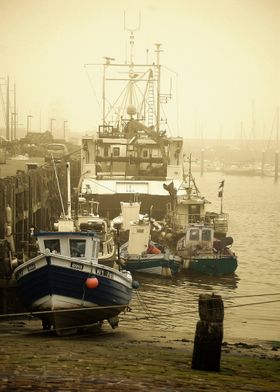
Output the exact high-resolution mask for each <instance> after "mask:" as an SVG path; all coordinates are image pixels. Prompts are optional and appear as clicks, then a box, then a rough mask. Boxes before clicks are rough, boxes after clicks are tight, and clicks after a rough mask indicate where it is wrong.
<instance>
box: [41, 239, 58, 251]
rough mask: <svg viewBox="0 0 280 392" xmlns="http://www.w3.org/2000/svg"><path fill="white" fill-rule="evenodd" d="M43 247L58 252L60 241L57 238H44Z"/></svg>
mask: <svg viewBox="0 0 280 392" xmlns="http://www.w3.org/2000/svg"><path fill="white" fill-rule="evenodd" d="M44 245H45V249H49V250H50V252H54V253H60V241H59V240H58V239H52V240H44Z"/></svg>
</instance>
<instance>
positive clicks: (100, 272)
mask: <svg viewBox="0 0 280 392" xmlns="http://www.w3.org/2000/svg"><path fill="white" fill-rule="evenodd" d="M95 273H96V275H101V276H106V278H110V279H114V274H113V273H112V272H110V271H107V270H103V269H100V268H96V272H95Z"/></svg>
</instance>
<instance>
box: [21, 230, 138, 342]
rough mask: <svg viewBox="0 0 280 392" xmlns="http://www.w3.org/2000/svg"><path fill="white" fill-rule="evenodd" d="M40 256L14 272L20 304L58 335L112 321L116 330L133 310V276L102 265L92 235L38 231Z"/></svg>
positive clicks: (93, 234)
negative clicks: (130, 308) (124, 313)
mask: <svg viewBox="0 0 280 392" xmlns="http://www.w3.org/2000/svg"><path fill="white" fill-rule="evenodd" d="M34 236H35V237H36V238H37V240H38V245H39V253H38V255H37V256H35V257H33V258H31V259H30V260H28V261H26V262H24V263H23V264H21V265H20V266H19V267H17V268H16V269H15V271H14V276H15V279H16V281H17V284H18V287H19V290H20V293H21V299H22V301H23V302H24V304H25V306H26V307H27V309H28V310H29V311H30V312H33V314H34V315H35V316H37V317H39V318H40V319H41V320H42V323H43V328H44V329H50V328H51V327H52V326H53V328H54V329H55V331H56V333H57V334H58V335H63V334H66V333H68V332H71V333H73V332H76V331H77V330H78V329H79V328H82V327H87V326H89V325H92V324H94V323H97V322H99V323H100V322H103V321H104V320H108V322H109V323H110V325H111V326H112V327H113V328H114V327H116V326H117V325H118V315H119V314H120V313H121V312H122V311H125V310H126V308H127V307H128V306H129V303H130V301H131V297H132V291H133V287H137V284H136V283H135V282H134V281H133V279H132V276H131V274H130V272H129V271H126V270H121V271H118V270H116V269H114V268H110V267H106V266H104V265H102V264H99V263H98V252H99V243H100V240H99V238H98V236H97V235H96V234H95V233H93V232H81V231H80V232H39V233H36V234H35V235H34Z"/></svg>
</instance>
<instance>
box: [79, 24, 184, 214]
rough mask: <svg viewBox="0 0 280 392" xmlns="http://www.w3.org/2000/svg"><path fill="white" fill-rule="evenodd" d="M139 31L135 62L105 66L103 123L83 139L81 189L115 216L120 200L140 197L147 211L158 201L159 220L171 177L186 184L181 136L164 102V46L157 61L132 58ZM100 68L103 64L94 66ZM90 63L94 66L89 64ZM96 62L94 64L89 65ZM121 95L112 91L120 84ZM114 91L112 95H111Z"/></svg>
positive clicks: (104, 211)
mask: <svg viewBox="0 0 280 392" xmlns="http://www.w3.org/2000/svg"><path fill="white" fill-rule="evenodd" d="M133 47H134V34H133V31H131V34H130V60H129V61H125V63H123V64H120V63H115V62H114V60H113V59H111V58H108V57H107V58H105V59H106V61H105V63H104V64H103V83H102V86H103V89H102V104H103V105H102V122H101V125H99V127H98V131H97V133H96V135H94V136H86V137H84V138H83V139H82V157H81V163H82V167H81V173H82V175H81V191H82V193H83V194H91V195H93V197H94V199H95V200H96V201H100V202H101V204H100V207H101V210H100V214H101V215H103V216H104V215H106V216H108V218H109V219H113V218H115V217H116V216H117V215H118V211H119V205H120V202H130V201H132V200H134V195H135V194H137V195H138V200H139V202H141V209H142V211H148V209H149V207H150V206H151V205H152V204H153V205H154V210H153V214H154V217H155V218H156V219H162V218H163V217H164V216H165V213H166V204H167V203H168V201H169V197H168V195H167V194H166V192H165V191H164V189H163V184H164V183H165V182H166V181H174V183H175V185H176V186H177V187H179V184H180V183H181V182H182V175H183V171H182V159H183V156H182V147H183V138H182V137H169V136H167V130H168V129H169V127H168V123H167V119H166V118H165V115H164V111H163V110H162V109H161V107H162V105H164V104H166V103H168V102H169V100H170V98H171V93H169V94H162V92H161V77H162V66H161V64H160V58H159V55H160V52H161V49H160V45H159V44H156V50H155V52H156V59H155V61H154V62H147V63H146V64H145V63H140V64H137V63H136V62H135V61H133ZM95 65H96V66H100V64H95ZM88 66H89V65H88ZM90 66H94V64H90ZM122 84H124V86H122V88H121V89H120V90H119V91H120V95H119V96H118V95H117V94H113V92H115V90H116V89H115V86H116V85H117V86H118V88H120V86H121V85H122ZM108 92H110V96H109V94H108Z"/></svg>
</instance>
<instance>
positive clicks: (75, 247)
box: [69, 239, 86, 257]
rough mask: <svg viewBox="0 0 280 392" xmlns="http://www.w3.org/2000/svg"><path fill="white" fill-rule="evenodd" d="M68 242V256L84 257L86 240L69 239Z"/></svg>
mask: <svg viewBox="0 0 280 392" xmlns="http://www.w3.org/2000/svg"><path fill="white" fill-rule="evenodd" d="M69 242H70V256H71V257H84V256H85V251H86V240H77V239H75V240H73V239H71V240H69Z"/></svg>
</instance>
